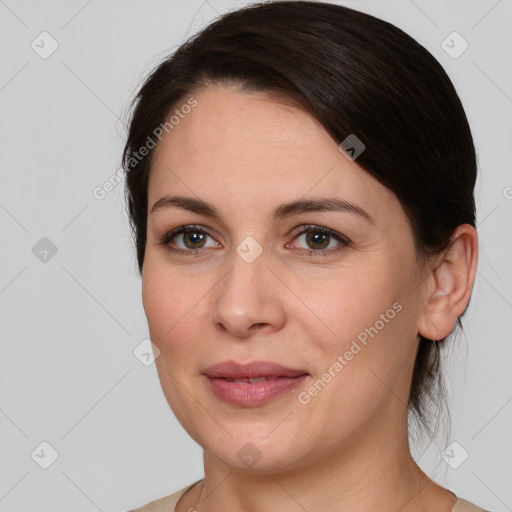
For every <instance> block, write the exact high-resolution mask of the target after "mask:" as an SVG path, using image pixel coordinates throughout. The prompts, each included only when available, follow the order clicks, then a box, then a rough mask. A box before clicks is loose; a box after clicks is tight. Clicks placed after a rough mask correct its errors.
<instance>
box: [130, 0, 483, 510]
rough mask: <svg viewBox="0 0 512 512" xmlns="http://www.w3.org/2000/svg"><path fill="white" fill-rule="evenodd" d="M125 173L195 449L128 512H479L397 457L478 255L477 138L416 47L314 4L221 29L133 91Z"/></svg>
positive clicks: (156, 312) (153, 329)
mask: <svg viewBox="0 0 512 512" xmlns="http://www.w3.org/2000/svg"><path fill="white" fill-rule="evenodd" d="M123 162H124V168H125V170H126V176H127V200H128V207H129V214H130V219H131V222H132V227H133V231H134V236H135V241H136V247H137V257H138V264H139V270H140V272H141V275H142V289H143V293H142V300H143V304H144V309H145V313H146V316H147V319H148V324H149V330H150V336H151V340H152V342H153V343H154V346H155V347H156V348H157V349H158V353H159V355H158V357H157V359H156V365H157V370H158V375H159V378H160V382H161V385H162V389H163V391H164V394H165V396H166V399H167V401H168V403H169V405H170V407H171V409H172V411H173V412H174V414H175V415H176V417H177V419H178V420H179V421H180V423H181V424H182V425H183V427H184V428H185V429H186V430H187V432H188V433H189V434H190V436H191V437H192V438H193V439H194V440H195V441H197V443H199V444H200V445H201V446H202V447H203V449H204V474H205V476H204V479H201V480H200V481H198V482H195V483H193V484H192V485H190V486H188V487H186V488H185V489H182V490H181V491H179V492H177V493H174V494H172V495H170V496H167V497H165V498H162V499H160V500H156V501H154V502H152V503H150V504H147V505H145V506H143V507H141V508H139V509H137V510H138V511H144V512H149V511H157V510H158V511H160V510H162V511H163V510H165V511H172V510H175V511H176V512H185V511H195V510H197V511H201V512H202V511H204V512H212V511H219V510H239V511H245V510H247V511H249V510H250V511H268V510H290V511H291V510H293V511H295V510H297V511H299V510H307V511H320V510H322V511H340V510H354V511H358V512H365V511H370V510H371V511H375V510H380V511H398V510H400V511H403V512H419V511H428V512H430V511H432V512H433V511H436V512H448V511H453V512H462V511H464V510H466V511H482V509H481V508H479V507H477V506H475V505H473V504H471V503H469V502H468V501H466V500H463V499H462V498H460V497H458V496H456V495H455V494H454V493H453V492H451V491H450V490H448V489H445V488H443V487H442V486H440V485H438V484H437V483H435V482H434V481H432V480H431V479H430V478H429V477H428V476H427V475H426V474H425V473H424V472H423V471H422V470H421V469H420V468H419V467H418V465H417V464H416V463H415V462H414V460H413V458H412V456H411V454H410V450H409V442H408V436H409V430H408V417H409V416H410V417H412V418H416V419H417V420H418V421H419V423H420V424H421V425H422V426H423V427H424V429H425V431H426V432H429V433H430V434H432V431H433V430H434V426H433V423H432V418H433V416H435V415H436V413H435V409H434V413H433V415H432V414H429V412H430V413H432V411H433V409H432V405H433V404H434V405H436V404H437V405H438V406H440V405H441V404H442V393H443V386H442V380H441V374H440V372H439V350H440V347H442V345H443V344H444V340H445V338H446V337H447V336H448V335H449V334H450V333H451V332H452V331H453V329H454V327H455V324H456V323H457V322H458V323H459V326H461V327H462V325H461V323H460V317H461V316H462V315H463V314H464V312H465V310H466V307H467V305H468V303H469V300H470V296H471V291H472V287H473V282H474V278H475V272H476V266H477V259H478V241H477V233H476V230H475V204H474V197H473V189H474V185H475V180H476V156H475V149H474V146H473V141H472V136H471V132H470V129H469V126H468V122H467V119H466V116H465V113H464V110H463V107H462V105H461V103H460V100H459V98H458V96H457V94H456V92H455V90H454V88H453V85H452V83H451V81H450V80H449V78H448V77H447V75H446V73H445V72H444V70H443V69H442V67H441V66H440V65H439V63H438V62H437V61H436V60H435V59H434V58H433V57H432V56H431V55H430V53H428V52H427V51H426V50H425V49H424V48H423V47H422V46H420V45H419V44H418V43H416V42H415V41H414V40H413V39H412V38H410V37H409V36H408V35H406V34H405V33H404V32H402V31H401V30H399V29H398V28H396V27H394V26H392V25H390V24H389V23H386V22H384V21H382V20H379V19H376V18H374V17H372V16H369V15H367V14H363V13H360V12H357V11H354V10H351V9H348V8H345V7H341V6H337V5H331V4H327V3H322V2H308V1H303V2H301V1H299V2H297V1H287V2H280V1H277V2H264V3H262V4H258V5H253V6H249V7H246V8H243V9H241V10H238V11H234V12H231V13H228V14H226V15H224V16H222V17H220V18H219V19H218V20H216V21H215V22H213V23H212V24H210V25H209V26H208V27H206V28H205V29H204V30H202V31H201V32H200V33H199V34H197V35H196V36H195V37H193V38H192V39H191V40H189V41H188V42H187V43H185V44H184V45H182V46H181V47H180V48H179V49H178V50H177V51H176V52H175V53H174V54H173V55H172V56H170V57H169V58H167V59H166V60H165V61H164V62H163V63H162V64H160V65H159V66H158V67H157V69H155V70H154V71H153V72H152V74H151V75H150V76H149V77H148V78H147V79H146V81H145V83H144V84H143V86H142V88H141V90H140V92H139V93H138V95H137V97H136V103H135V108H134V111H133V113H132V118H131V122H130V127H129V135H128V140H127V143H126V147H125V150H124V154H123ZM156 348H155V351H156Z"/></svg>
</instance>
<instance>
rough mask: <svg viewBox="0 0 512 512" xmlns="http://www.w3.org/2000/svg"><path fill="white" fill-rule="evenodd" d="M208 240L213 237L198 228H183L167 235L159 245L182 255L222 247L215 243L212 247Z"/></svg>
mask: <svg viewBox="0 0 512 512" xmlns="http://www.w3.org/2000/svg"><path fill="white" fill-rule="evenodd" d="M208 238H212V237H211V236H210V235H209V234H208V233H207V232H206V231H205V230H204V229H201V228H200V227H198V226H182V227H180V228H177V229H174V230H172V231H169V232H168V233H165V234H164V235H163V236H162V238H161V239H160V240H159V244H160V245H163V246H165V247H166V248H167V249H168V250H169V251H171V252H180V253H191V252H195V253H197V252H202V251H200V249H204V248H208V247H220V244H219V243H218V242H215V241H214V243H213V244H212V245H210V246H208V245H206V241H207V239H208ZM174 239H176V243H174V242H173V240H174ZM173 246H174V247H173Z"/></svg>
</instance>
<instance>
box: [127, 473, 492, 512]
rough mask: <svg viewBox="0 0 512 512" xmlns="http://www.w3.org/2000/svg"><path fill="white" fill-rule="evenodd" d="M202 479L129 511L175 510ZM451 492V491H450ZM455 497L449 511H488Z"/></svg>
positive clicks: (169, 511)
mask: <svg viewBox="0 0 512 512" xmlns="http://www.w3.org/2000/svg"><path fill="white" fill-rule="evenodd" d="M202 480H203V479H202V478H201V479H200V480H198V481H197V482H194V483H193V484H191V485H189V486H187V487H185V488H183V489H181V490H180V491H178V492H175V493H174V494H171V495H169V496H165V497H164V498H160V499H159V500H155V501H152V502H150V503H148V504H146V505H144V506H142V507H140V508H137V509H134V510H130V512H175V507H176V503H178V500H179V499H180V498H181V497H182V496H183V495H184V494H185V493H186V492H187V491H188V490H189V489H191V488H192V487H194V485H196V484H198V483H199V482H201V481H202ZM450 492H452V491H450ZM452 494H454V495H455V493H453V492H452ZM456 497H457V501H456V502H455V505H454V506H453V508H452V509H451V511H450V512H488V511H487V510H484V509H483V508H480V507H477V506H476V505H473V503H470V502H469V501H466V500H463V499H462V498H459V497H458V496H456Z"/></svg>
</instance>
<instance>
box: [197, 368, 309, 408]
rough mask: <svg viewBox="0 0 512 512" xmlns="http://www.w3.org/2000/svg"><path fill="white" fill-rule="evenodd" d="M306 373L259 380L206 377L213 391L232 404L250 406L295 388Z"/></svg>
mask: <svg viewBox="0 0 512 512" xmlns="http://www.w3.org/2000/svg"><path fill="white" fill-rule="evenodd" d="M307 376H308V375H307V374H304V375H300V376H299V377H277V378H276V379H272V380H263V381H261V382H231V381H229V380H226V379H220V378H211V377H206V378H207V379H208V382H209V383H210V389H211V390H212V391H213V393H214V394H215V395H216V396H217V397H218V398H220V399H221V400H224V401H225V402H227V403H229V404H232V405H240V406H244V407H251V406H256V405H261V404H264V403H267V402H269V401H270V400H272V399H273V398H275V397H277V396H279V395H282V394H284V393H286V392H289V391H291V390H292V389H294V388H296V387H297V386H298V385H299V384H300V383H301V382H302V381H303V380H304V379H305V378H306V377H307Z"/></svg>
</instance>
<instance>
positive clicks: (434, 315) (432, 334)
mask: <svg viewBox="0 0 512 512" xmlns="http://www.w3.org/2000/svg"><path fill="white" fill-rule="evenodd" d="M477 263H478V235H477V232H476V230H475V228H474V227H473V226H471V225H470V224H461V225H460V226H458V227H457V229H456V230H455V232H454V233H453V235H452V238H451V242H450V245H449V247H448V248H447V249H446V250H445V251H443V253H441V254H440V255H439V256H438V257H436V258H435V264H434V267H433V268H432V273H431V275H430V276H429V277H428V278H427V279H426V280H425V290H427V292H426V298H425V304H424V307H423V311H422V313H421V315H420V318H419V323H418V333H419V334H421V335H422V336H424V337H425V338H428V339H432V340H440V339H443V338H445V337H446V336H448V334H450V333H451V332H452V330H453V328H454V327H455V324H456V322H457V318H458V317H459V315H461V314H462V312H463V311H464V309H465V308H466V306H467V304H468V302H469V299H470V297H471V291H472V289H473V283H474V281H475V275H476V267H477Z"/></svg>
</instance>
